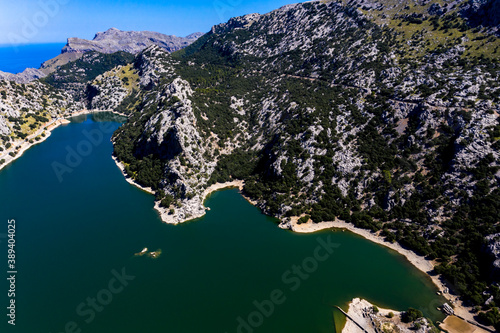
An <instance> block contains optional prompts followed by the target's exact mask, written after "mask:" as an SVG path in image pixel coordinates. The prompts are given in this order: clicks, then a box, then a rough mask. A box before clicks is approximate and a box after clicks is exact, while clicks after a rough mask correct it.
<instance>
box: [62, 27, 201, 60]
mask: <svg viewBox="0 0 500 333" xmlns="http://www.w3.org/2000/svg"><path fill="white" fill-rule="evenodd" d="M201 35H203V34H202V33H195V34H191V35H189V36H187V37H177V36H170V35H164V34H161V33H159V32H151V31H121V30H118V29H116V28H111V29H108V30H106V31H105V32H98V33H97V34H96V35H95V37H94V39H93V40H86V39H81V38H76V37H72V38H68V42H67V44H66V46H65V47H64V48H63V49H62V53H85V52H89V51H97V52H101V53H114V52H118V51H124V52H128V53H132V54H136V53H139V52H140V51H142V50H144V49H145V48H147V47H149V46H151V45H158V46H160V47H161V48H163V49H165V50H166V51H168V52H174V51H177V50H180V49H181V48H184V47H186V46H188V45H189V44H191V43H193V42H194V41H196V39H198V38H199V37H200V36H201Z"/></svg>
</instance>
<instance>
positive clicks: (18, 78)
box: [0, 68, 45, 83]
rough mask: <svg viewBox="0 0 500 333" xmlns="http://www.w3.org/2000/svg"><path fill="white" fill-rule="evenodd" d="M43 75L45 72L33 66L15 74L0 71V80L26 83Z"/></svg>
mask: <svg viewBox="0 0 500 333" xmlns="http://www.w3.org/2000/svg"><path fill="white" fill-rule="evenodd" d="M43 77H45V73H44V72H42V71H40V70H38V69H35V68H26V69H25V70H24V71H23V72H21V73H17V74H12V73H7V72H2V71H0V80H3V81H14V82H16V83H28V82H31V81H33V80H36V79H40V78H43Z"/></svg>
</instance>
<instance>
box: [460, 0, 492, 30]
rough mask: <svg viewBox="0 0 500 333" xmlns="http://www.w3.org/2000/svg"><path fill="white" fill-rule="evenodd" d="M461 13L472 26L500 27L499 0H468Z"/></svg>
mask: <svg viewBox="0 0 500 333" xmlns="http://www.w3.org/2000/svg"><path fill="white" fill-rule="evenodd" d="M462 13H463V15H464V16H465V17H467V18H468V19H469V22H470V23H471V24H473V25H474V26H477V25H482V26H485V27H495V28H496V29H497V31H498V28H499V26H500V0H469V2H468V4H467V6H466V7H465V9H464V10H462Z"/></svg>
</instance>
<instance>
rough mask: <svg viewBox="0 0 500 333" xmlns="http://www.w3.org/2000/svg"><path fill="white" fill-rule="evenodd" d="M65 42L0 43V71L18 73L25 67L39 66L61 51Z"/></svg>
mask: <svg viewBox="0 0 500 333" xmlns="http://www.w3.org/2000/svg"><path fill="white" fill-rule="evenodd" d="M64 45H66V44H65V43H50V44H27V45H18V46H16V47H14V46H12V45H8V44H7V45H5V44H4V45H0V71H3V72H9V73H14V74H16V73H20V72H22V71H24V70H25V69H26V68H29V67H32V68H40V65H41V64H42V63H43V62H44V61H46V60H49V59H52V58H54V57H56V56H57V55H59V54H60V53H61V49H62V48H63V47H64Z"/></svg>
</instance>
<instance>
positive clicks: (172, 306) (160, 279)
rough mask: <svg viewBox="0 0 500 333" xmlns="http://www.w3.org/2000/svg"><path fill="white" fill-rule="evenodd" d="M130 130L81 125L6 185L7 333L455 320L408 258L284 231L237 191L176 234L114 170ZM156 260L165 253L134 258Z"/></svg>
mask: <svg viewBox="0 0 500 333" xmlns="http://www.w3.org/2000/svg"><path fill="white" fill-rule="evenodd" d="M104 120H106V119H104ZM119 125H120V124H119V123H117V122H113V121H104V122H96V121H95V120H93V119H92V117H91V116H89V117H88V118H83V119H82V118H81V119H80V120H79V121H78V122H73V123H71V124H69V125H66V126H62V127H59V128H58V129H56V130H55V131H54V132H53V134H52V136H51V137H50V138H48V139H47V141H45V142H43V143H41V144H39V145H37V146H35V147H33V148H31V149H30V150H28V151H27V152H26V153H25V155H24V156H22V157H21V158H20V159H18V160H17V161H15V162H14V163H12V164H11V165H9V166H8V167H7V168H5V169H4V170H2V171H1V172H0V189H1V192H0V228H1V229H0V233H3V234H4V236H5V234H6V233H7V221H8V220H9V219H15V220H16V269H17V271H18V273H17V276H16V296H15V300H16V326H15V327H14V326H11V325H8V324H7V319H8V318H7V316H6V312H7V310H6V307H7V306H8V302H9V298H8V297H7V290H8V288H9V285H8V283H7V282H6V271H7V270H6V269H5V268H3V269H2V272H1V273H0V274H2V276H3V277H4V278H3V279H2V281H3V282H2V283H0V288H2V289H1V290H0V295H1V296H0V302H1V307H0V308H1V309H2V310H0V311H2V312H5V313H1V316H0V318H1V323H0V331H1V332H22V333H24V332H26V333H28V332H52V333H55V332H92V333H101V332H102V333H109V332H131V333H132V332H134V333H137V332H148V333H156V332H221V333H224V332H228V333H229V332H245V333H249V332H334V331H335V328H334V318H336V319H337V323H338V322H339V320H340V321H341V317H340V316H338V314H337V313H335V312H334V311H333V310H332V307H331V306H332V305H340V306H343V307H345V306H346V304H347V303H348V302H349V301H350V300H351V299H352V298H354V297H363V298H366V299H368V300H370V301H372V302H375V303H377V304H378V305H379V306H382V307H390V308H394V309H406V308H408V307H409V306H412V307H415V308H419V309H422V310H423V311H424V313H425V314H426V315H427V316H430V317H431V318H432V319H434V320H436V319H440V318H441V317H440V314H438V313H437V311H435V310H433V309H435V307H436V306H437V305H438V304H439V302H440V299H439V298H438V296H436V294H435V292H436V290H435V288H434V287H433V286H432V285H431V283H430V281H429V279H428V278H427V277H426V276H425V275H423V274H422V273H420V272H419V271H417V270H416V269H414V268H413V267H412V266H410V264H409V263H407V262H406V261H405V259H404V258H402V257H401V256H400V255H398V254H396V253H394V252H392V251H390V250H388V249H386V248H384V247H381V246H379V245H376V244H373V243H371V242H368V241H366V240H365V239H363V238H361V237H358V236H356V235H353V234H351V233H348V232H341V231H338V232H334V231H331V230H329V231H323V232H319V233H315V234H295V233H292V232H290V231H286V230H281V229H279V228H277V226H276V221H275V220H274V219H272V218H270V217H267V216H265V215H262V214H261V213H260V211H259V210H258V209H257V208H255V207H254V206H252V205H250V204H249V203H248V202H247V201H245V200H244V199H243V198H242V197H241V196H240V195H239V194H238V192H237V191H236V190H224V191H220V192H216V193H215V194H213V195H212V196H211V197H210V198H209V199H208V200H207V202H206V205H207V206H208V207H210V208H211V210H210V211H208V213H207V215H206V216H205V217H203V218H201V219H198V220H196V221H192V222H189V223H184V224H180V225H176V226H174V225H166V224H164V223H162V222H161V221H160V219H159V217H158V215H157V213H156V212H155V211H154V210H153V196H151V195H149V194H147V193H144V192H142V191H141V190H139V189H137V188H135V187H133V186H131V185H130V184H128V183H127V182H126V181H125V180H124V178H123V176H122V175H121V173H120V171H119V169H118V168H117V167H116V165H115V164H114V162H113V161H112V159H111V153H112V150H113V147H112V145H111V143H110V142H109V139H110V136H111V134H112V131H113V130H115V129H116V128H118V126H119ZM99 133H100V134H101V135H102V136H100V134H99ZM99 139H100V140H99ZM72 152H73V153H72ZM75 154H77V155H75ZM78 157H79V158H78ZM61 165H62V166H65V167H67V168H68V169H65V168H62V167H61ZM54 166H58V167H59V168H57V169H56V170H58V172H59V177H58V174H57V173H56V172H55V171H54ZM61 170H64V172H62V171H61ZM61 172H62V173H61ZM0 241H2V242H1V243H0V254H1V255H0V258H1V259H0V260H2V261H3V262H2V265H1V267H6V264H7V263H6V261H7V258H6V257H7V242H6V238H0ZM144 247H148V248H149V249H150V250H156V249H161V250H162V254H161V256H160V257H159V258H158V259H151V258H148V257H145V256H142V257H134V253H137V252H139V251H141V250H142V249H143V248H144Z"/></svg>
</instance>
